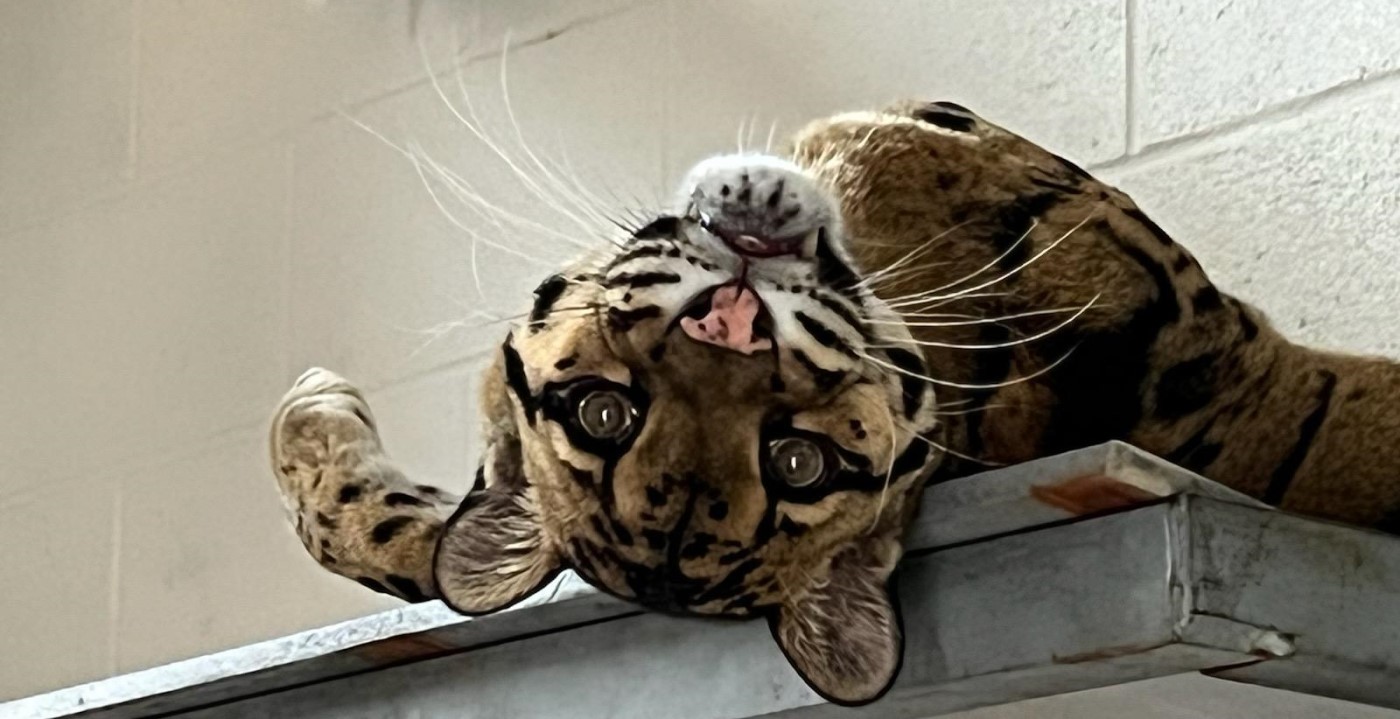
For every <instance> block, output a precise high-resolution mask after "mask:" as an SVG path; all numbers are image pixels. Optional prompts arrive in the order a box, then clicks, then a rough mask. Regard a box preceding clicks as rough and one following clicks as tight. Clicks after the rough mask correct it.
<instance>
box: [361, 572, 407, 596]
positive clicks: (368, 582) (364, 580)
mask: <svg viewBox="0 0 1400 719" xmlns="http://www.w3.org/2000/svg"><path fill="white" fill-rule="evenodd" d="M355 581H356V582H359V583H360V586H362V587H368V588H369V589H372V590H374V591H376V592H379V593H380V594H388V595H389V596H391V597H393V596H398V595H396V594H394V593H393V592H391V591H389V588H388V587H386V586H384V585H383V584H380V583H379V582H377V581H375V580H373V579H370V578H369V577H356V578H355Z"/></svg>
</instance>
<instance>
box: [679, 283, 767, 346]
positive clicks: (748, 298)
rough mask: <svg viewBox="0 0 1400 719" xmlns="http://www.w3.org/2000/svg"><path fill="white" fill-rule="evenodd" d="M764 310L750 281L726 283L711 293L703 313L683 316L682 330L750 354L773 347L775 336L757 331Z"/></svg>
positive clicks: (709, 342)
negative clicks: (695, 316)
mask: <svg viewBox="0 0 1400 719" xmlns="http://www.w3.org/2000/svg"><path fill="white" fill-rule="evenodd" d="M762 311H763V303H762V302H760V301H759V299H758V295H756V294H754V291H753V290H752V289H750V288H749V287H748V286H747V285H742V284H735V285H725V286H724V287H721V288H719V289H717V290H715V291H714V294H712V295H711V296H710V310H709V312H707V313H705V316H704V317H700V318H699V319H697V318H694V317H683V318H681V330H682V331H684V332H685V334H686V335H687V336H688V337H690V338H691V339H693V340H695V341H697V342H704V343H706V344H712V345H716V346H718V347H723V348H725V349H729V350H734V351H735V352H740V353H743V354H746V355H751V354H753V353H755V352H762V351H766V350H769V349H772V347H773V342H772V340H770V339H767V338H761V337H758V336H757V335H756V334H755V332H754V330H755V328H756V326H757V319H758V317H759V314H760V313H762Z"/></svg>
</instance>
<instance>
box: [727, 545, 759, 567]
mask: <svg viewBox="0 0 1400 719" xmlns="http://www.w3.org/2000/svg"><path fill="white" fill-rule="evenodd" d="M750 554H753V550H751V549H747V548H744V549H736V550H734V551H733V552H730V553H729V554H722V555H720V558H719V563H720V564H721V565H727V564H733V563H735V562H737V561H739V560H740V559H743V558H744V557H747V556H749V555H750Z"/></svg>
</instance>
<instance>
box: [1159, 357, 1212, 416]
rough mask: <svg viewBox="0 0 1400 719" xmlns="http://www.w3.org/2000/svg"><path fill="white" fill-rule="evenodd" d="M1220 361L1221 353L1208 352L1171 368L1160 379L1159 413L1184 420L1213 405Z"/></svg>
mask: <svg viewBox="0 0 1400 719" xmlns="http://www.w3.org/2000/svg"><path fill="white" fill-rule="evenodd" d="M1220 361H1221V359H1220V353H1218V352H1208V353H1206V354H1203V355H1201V356H1199V357H1193V358H1191V359H1189V360H1186V361H1184V362H1178V363H1177V364H1175V365H1172V366H1171V367H1168V368H1167V370H1166V371H1165V372H1163V373H1162V375H1161V376H1160V377H1158V378H1157V388H1156V401H1157V406H1156V416H1157V417H1160V418H1162V419H1167V420H1175V419H1180V418H1182V417H1185V416H1186V415H1188V414H1191V413H1192V412H1195V411H1197V410H1199V409H1201V408H1203V407H1205V406H1206V405H1208V404H1210V400H1211V398H1212V397H1214V396H1215V385H1216V381H1217V379H1218V378H1219V371H1218V365H1219V363H1220Z"/></svg>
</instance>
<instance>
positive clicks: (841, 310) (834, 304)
mask: <svg viewBox="0 0 1400 719" xmlns="http://www.w3.org/2000/svg"><path fill="white" fill-rule="evenodd" d="M807 296H808V297H811V298H812V299H814V300H816V301H817V302H819V303H821V306H822V307H825V308H826V309H828V310H830V311H831V313H832V314H834V315H836V316H837V317H840V318H841V321H842V322H845V323H846V324H847V325H850V326H851V327H853V328H855V330H856V331H857V332H859V333H860V334H861V336H862V337H868V336H869V330H868V329H866V327H865V323H864V322H862V321H861V319H860V317H858V316H857V315H856V313H855V312H853V311H851V308H850V307H849V306H847V305H846V303H844V302H842V301H840V300H838V299H836V298H834V297H828V296H827V295H826V294H824V293H821V292H817V291H816V290H812V291H811V292H809V293H808V294H807Z"/></svg>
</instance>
